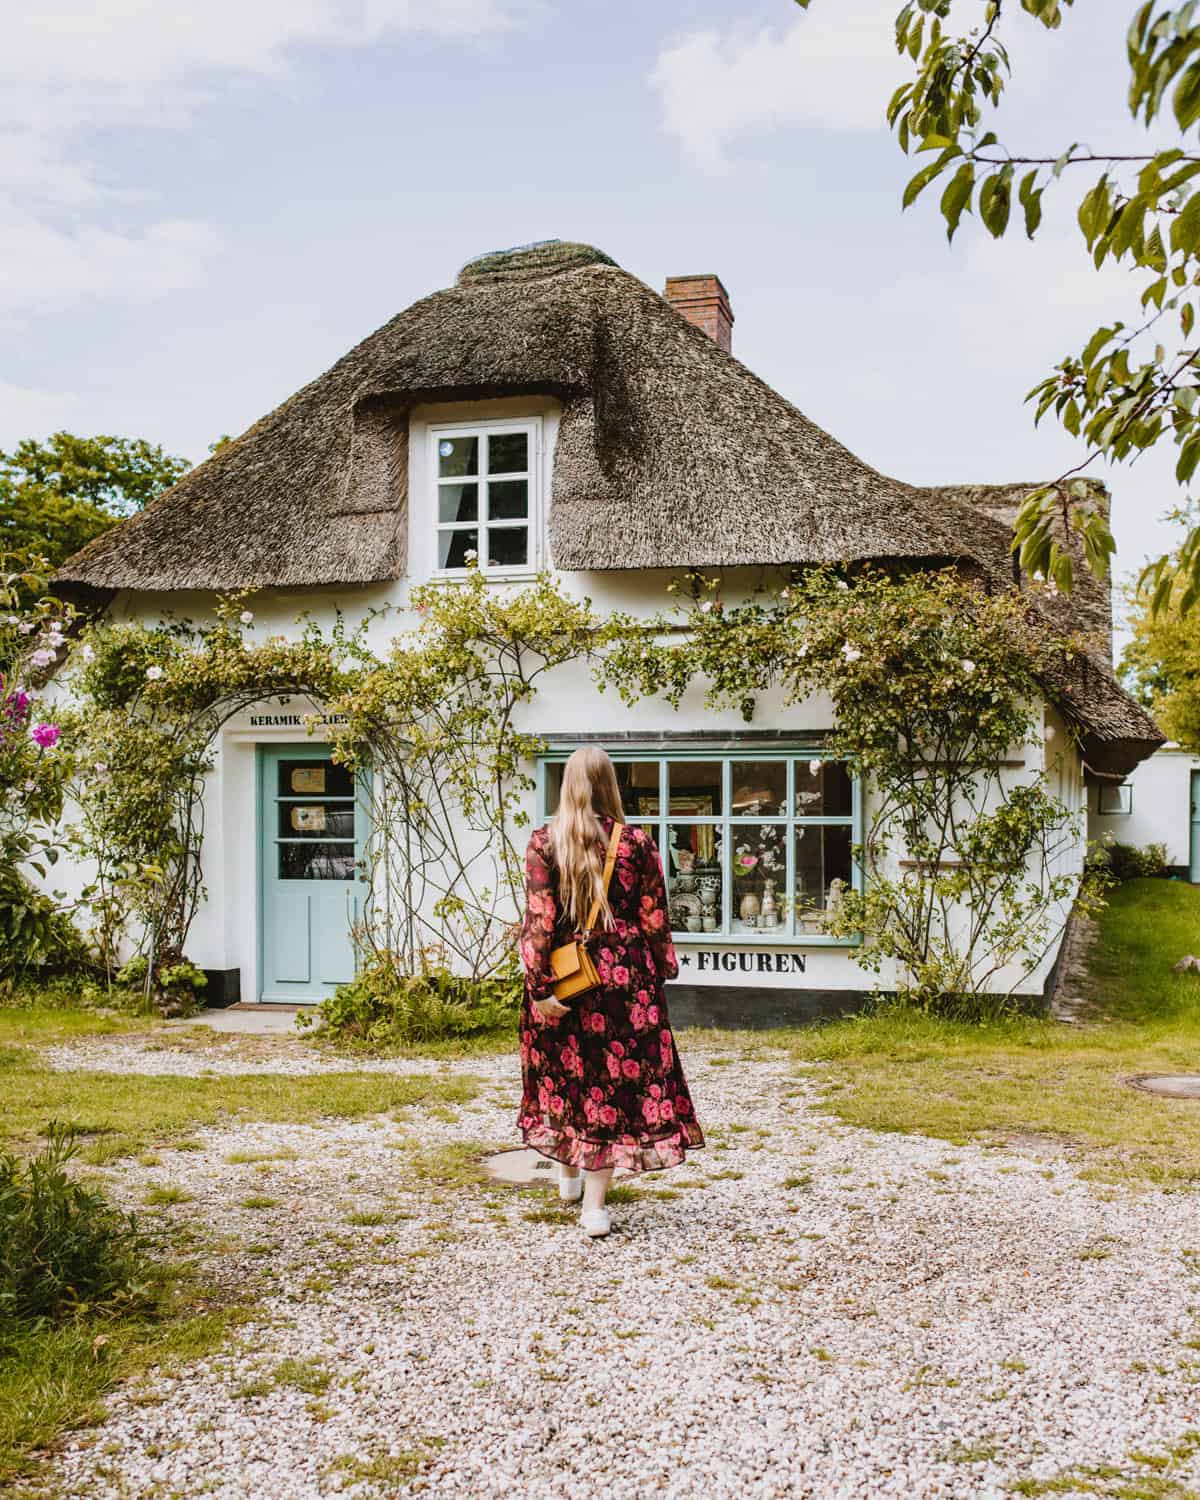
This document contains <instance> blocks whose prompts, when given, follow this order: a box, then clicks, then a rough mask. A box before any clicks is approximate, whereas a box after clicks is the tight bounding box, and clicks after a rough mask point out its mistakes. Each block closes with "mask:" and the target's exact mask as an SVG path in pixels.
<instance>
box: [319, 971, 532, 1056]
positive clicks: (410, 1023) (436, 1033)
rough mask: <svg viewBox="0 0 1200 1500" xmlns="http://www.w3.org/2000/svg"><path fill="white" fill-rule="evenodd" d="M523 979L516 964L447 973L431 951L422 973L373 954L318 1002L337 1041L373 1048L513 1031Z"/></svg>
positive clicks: (330, 1032) (518, 1011)
mask: <svg viewBox="0 0 1200 1500" xmlns="http://www.w3.org/2000/svg"><path fill="white" fill-rule="evenodd" d="M523 990H524V981H523V978H522V975H521V972H520V970H519V969H518V968H517V966H516V965H515V963H513V962H511V961H510V963H509V964H507V965H506V966H505V967H504V968H503V969H502V970H500V971H499V972H497V973H495V974H492V975H489V976H488V977H487V978H485V979H469V978H464V977H462V976H460V975H456V974H452V973H451V972H450V971H449V970H448V969H447V968H446V967H445V966H444V964H442V963H440V962H439V961H438V958H437V956H436V955H430V961H429V963H428V965H427V967H426V968H425V970H424V971H423V972H422V973H419V974H411V973H406V972H405V969H404V965H403V964H402V963H401V962H400V961H399V960H398V959H397V957H396V956H395V955H389V954H376V955H374V956H373V958H372V959H371V960H370V962H369V963H367V964H366V965H365V967H364V968H363V969H362V971H361V972H360V973H359V975H358V977H357V978H356V979H355V980H354V982H353V983H352V984H343V985H340V986H339V987H338V989H337V990H336V991H335V992H334V994H333V995H331V996H330V997H329V998H328V999H327V1000H325V1001H323V1002H322V1003H321V1005H320V1007H319V1015H320V1018H321V1021H322V1023H323V1024H324V1027H325V1030H326V1031H327V1032H328V1033H329V1035H331V1036H332V1037H334V1038H335V1039H337V1040H339V1041H351V1042H361V1043H367V1044H369V1045H371V1046H372V1047H376V1048H378V1047H384V1048H386V1047H388V1046H401V1045H407V1044H410V1043H414V1042H435V1041H443V1040H446V1039H449V1038H453V1037H466V1036H473V1035H477V1034H478V1033H480V1032H485V1031H497V1030H501V1029H507V1030H512V1029H514V1028H515V1027H516V1025H517V1018H518V1016H519V1014H520V1006H521V996H522V993H523Z"/></svg>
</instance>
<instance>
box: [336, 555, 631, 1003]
mask: <svg viewBox="0 0 1200 1500" xmlns="http://www.w3.org/2000/svg"><path fill="white" fill-rule="evenodd" d="M412 605H413V608H414V609H415V610H416V611H417V613H418V614H419V615H420V617H421V623H420V625H419V626H418V628H417V629H416V630H415V631H411V632H408V633H407V634H404V635H401V636H398V637H397V638H396V639H395V640H394V641H393V642H392V645H391V648H390V650H389V653H388V655H387V657H386V659H385V660H382V661H378V660H372V661H364V662H362V664H361V670H360V671H359V673H358V674H357V676H356V677H355V678H354V679H353V681H352V683H351V684H350V685H349V688H348V690H347V691H345V692H343V693H342V694H340V695H339V696H336V697H334V698H333V699H332V700H331V702H330V704H329V707H330V709H331V710H332V712H333V713H334V714H335V715H339V716H342V717H343V719H344V722H342V723H339V724H335V726H334V727H333V729H332V730H331V731H330V737H331V740H332V742H333V745H334V753H335V755H336V756H337V757H338V758H340V759H341V760H343V761H344V762H345V763H346V764H349V765H353V766H356V767H366V768H370V769H371V771H372V772H373V775H372V778H371V783H370V790H369V793H368V794H367V795H369V797H370V799H371V814H372V815H371V818H370V820H369V826H370V829H371V842H370V845H369V848H368V850H367V864H368V869H369V871H370V877H371V890H372V897H371V901H370V903H369V908H368V911H367V913H366V917H365V920H364V923H363V926H362V929H361V931H360V933H359V940H360V945H361V946H362V947H363V949H364V950H365V951H367V952H374V953H376V954H379V955H381V956H382V957H383V959H384V962H385V963H388V962H391V958H390V955H399V958H400V961H401V962H402V964H403V965H404V966H405V967H406V969H407V971H408V972H409V973H420V972H421V971H422V969H423V967H424V953H425V950H426V949H427V948H428V947H429V946H430V945H431V944H438V945H440V946H441V947H443V948H444V949H446V951H447V953H448V955H449V956H451V957H452V958H453V959H454V960H456V961H457V963H458V964H459V965H461V966H464V967H465V968H466V969H467V971H468V972H469V973H470V974H471V975H472V977H474V978H476V979H478V978H481V977H483V976H485V975H487V974H489V973H491V972H492V971H493V970H494V969H495V968H496V967H497V966H498V964H500V963H501V962H502V960H503V957H504V955H505V953H506V952H507V951H508V950H509V949H510V947H511V945H512V934H511V931H510V927H511V923H512V920H513V917H514V914H515V908H514V899H515V896H516V893H517V892H518V891H519V890H520V885H521V878H522V877H521V855H522V852H523V851H522V849H521V848H520V847H519V843H518V833H519V830H521V829H522V828H523V827H524V826H525V824H526V823H527V822H528V815H527V814H526V813H525V811H524V803H525V800H526V798H527V796H528V794H529V793H530V792H531V791H532V789H533V780H532V778H531V776H530V774H529V766H530V765H531V763H532V762H533V760H534V758H535V757H536V756H537V755H538V754H539V753H540V752H541V751H542V749H543V748H544V747H543V744H542V741H541V739H540V738H539V737H538V736H537V735H534V734H530V733H528V732H526V731H525V730H523V729H522V728H521V724H520V716H521V713H522V711H523V710H524V709H525V708H526V707H527V706H528V705H529V704H530V703H531V702H532V701H533V699H534V697H535V695H536V692H537V689H538V685H539V682H540V679H541V678H542V677H543V676H544V675H545V674H546V673H547V672H550V671H552V670H554V669H557V668H562V667H565V666H567V665H569V664H571V663H576V662H578V663H585V662H587V661H588V660H589V659H590V658H592V657H594V656H595V655H596V653H597V652H598V651H599V650H601V649H602V647H603V646H604V644H605V642H606V641H608V640H609V639H610V637H611V634H612V627H610V626H606V625H604V624H602V622H601V621H600V620H599V618H598V617H597V616H596V614H595V612H594V611H593V609H592V607H591V601H590V600H588V599H584V600H582V601H579V600H574V599H571V598H569V597H568V596H567V595H566V594H565V593H564V592H563V591H562V590H561V589H560V588H559V587H558V585H557V584H555V583H554V582H553V581H552V580H551V579H550V577H549V576H548V575H546V574H541V575H539V577H537V578H536V579H535V580H534V581H533V582H532V583H530V584H528V585H526V586H524V587H522V588H515V589H512V590H507V589H506V590H496V589H494V588H492V587H490V586H489V585H488V584H487V583H486V582H485V580H484V578H483V576H482V574H481V573H480V572H479V571H478V569H472V570H471V571H470V572H469V573H468V575H467V577H466V578H465V579H464V580H463V582H461V583H459V584H456V585H455V587H453V588H445V587H442V586H440V585H433V584H430V585H425V586H423V587H420V588H416V589H414V590H413V593H412Z"/></svg>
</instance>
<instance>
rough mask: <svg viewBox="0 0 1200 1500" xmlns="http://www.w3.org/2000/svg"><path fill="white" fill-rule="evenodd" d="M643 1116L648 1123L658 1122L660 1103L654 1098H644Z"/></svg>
mask: <svg viewBox="0 0 1200 1500" xmlns="http://www.w3.org/2000/svg"><path fill="white" fill-rule="evenodd" d="M642 1116H643V1118H644V1119H645V1121H646V1123H647V1125H657V1124H658V1104H657V1103H656V1101H655V1100H653V1099H643V1100H642Z"/></svg>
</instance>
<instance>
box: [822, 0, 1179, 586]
mask: <svg viewBox="0 0 1200 1500" xmlns="http://www.w3.org/2000/svg"><path fill="white" fill-rule="evenodd" d="M797 3H798V4H800V5H801V7H803V8H807V7H808V5H809V3H810V0H797ZM1072 8H1073V0H1020V9H1021V10H1022V11H1024V12H1026V14H1028V15H1030V16H1032V17H1034V18H1035V20H1037V21H1038V22H1039V23H1040V24H1041V25H1042V27H1044V28H1045V29H1046V30H1054V29H1056V28H1057V27H1059V26H1060V25H1061V24H1062V23H1063V20H1064V17H1065V16H1066V13H1067V12H1068V11H1070V10H1071V9H1072ZM1015 9H1016V5H1015V4H1014V3H1013V0H910V3H908V4H905V5H904V6H903V8H902V9H901V10H900V12H899V14H898V16H897V18H896V31H895V39H896V46H897V49H898V51H899V52H900V54H901V55H902V56H903V57H906V58H907V59H908V60H909V61H910V63H911V64H912V69H913V76H912V79H911V81H909V82H907V83H904V84H902V85H901V86H900V87H899V88H898V89H897V90H896V91H895V93H894V94H893V95H892V98H891V101H890V103H889V104H888V108H887V118H888V122H889V124H890V125H891V126H892V129H893V130H894V131H895V134H896V138H897V141H898V143H899V145H900V147H901V149H902V150H903V151H904V152H905V153H906V154H912V155H915V156H917V157H922V158H925V159H926V160H925V164H924V165H922V166H921V167H920V168H919V169H918V170H917V171H916V172H915V173H914V175H913V176H912V178H911V179H910V181H909V183H908V185H907V187H906V188H905V191H904V195H903V204H904V207H905V208H907V207H908V206H909V205H910V204H911V203H913V202H915V201H916V199H917V198H918V197H919V196H920V195H921V194H922V193H923V192H924V191H925V190H926V189H927V188H929V187H931V186H932V185H933V184H934V183H935V182H936V183H940V184H941V185H942V191H941V197H940V210H941V215H942V218H943V220H944V221H945V224H946V232H947V234H948V236H949V237H950V238H951V239H953V237H954V235H955V233H956V231H957V230H958V228H959V227H960V225H961V223H962V219H963V215H964V214H971V213H974V214H977V215H978V217H979V220H980V222H981V223H982V224H983V226H984V228H985V229H986V230H987V232H988V233H989V234H990V235H992V236H993V237H994V238H996V239H999V238H1001V237H1002V236H1003V235H1005V234H1006V233H1008V232H1009V230H1010V229H1012V227H1013V225H1014V224H1019V225H1020V227H1021V229H1022V230H1023V232H1024V233H1025V234H1026V235H1027V236H1028V237H1029V238H1030V239H1032V238H1033V237H1034V236H1035V235H1036V234H1037V233H1038V231H1039V229H1040V227H1041V223H1042V200H1043V197H1044V195H1045V194H1046V193H1047V192H1050V191H1055V190H1062V189H1065V186H1066V184H1067V183H1075V182H1076V181H1077V179H1079V178H1080V177H1082V178H1083V179H1084V181H1083V182H1082V183H1080V184H1079V187H1078V191H1079V193H1080V196H1079V198H1078V202H1077V212H1076V218H1077V221H1078V225H1079V230H1080V233H1081V235H1082V237H1083V245H1082V246H1081V247H1080V255H1081V259H1082V257H1083V256H1087V258H1088V260H1089V261H1090V262H1091V264H1092V265H1094V266H1096V267H1100V266H1103V265H1104V264H1105V263H1106V262H1114V263H1118V264H1123V265H1125V266H1126V267H1128V268H1129V269H1130V270H1131V271H1133V272H1135V273H1136V274H1137V275H1138V276H1139V279H1140V287H1141V315H1140V317H1139V318H1138V319H1136V320H1135V322H1134V324H1133V326H1129V325H1127V324H1126V323H1125V322H1123V321H1119V320H1116V319H1114V320H1112V321H1111V322H1109V323H1107V324H1106V325H1104V326H1102V327H1100V328H1098V329H1097V330H1096V331H1095V333H1094V334H1093V335H1092V336H1091V337H1090V338H1089V339H1088V340H1087V341H1086V343H1085V345H1084V347H1083V349H1082V350H1081V352H1080V353H1079V354H1077V355H1071V356H1069V357H1067V358H1066V359H1064V360H1063V361H1062V362H1061V363H1060V364H1059V365H1058V366H1057V367H1056V369H1055V370H1054V371H1053V373H1051V374H1050V375H1048V376H1047V377H1046V378H1045V379H1043V380H1041V381H1039V382H1038V384H1037V385H1036V386H1035V387H1034V388H1033V390H1032V391H1031V392H1030V395H1029V399H1030V400H1031V401H1032V402H1034V403H1035V408H1036V413H1037V420H1039V421H1040V420H1041V418H1042V417H1043V416H1045V415H1046V414H1047V413H1048V412H1051V411H1053V413H1054V415H1055V416H1056V417H1057V418H1058V420H1059V421H1060V422H1061V423H1062V425H1063V426H1064V427H1065V428H1066V430H1067V431H1068V432H1069V433H1070V434H1071V435H1072V436H1074V437H1077V438H1079V439H1081V440H1082V441H1083V442H1084V443H1085V444H1086V445H1087V450H1088V452H1087V457H1086V458H1085V460H1084V462H1083V463H1082V464H1079V465H1077V466H1076V467H1075V468H1073V469H1071V470H1069V471H1068V472H1067V473H1065V474H1063V475H1061V476H1060V477H1059V479H1058V480H1056V481H1055V482H1054V483H1053V484H1050V485H1047V486H1045V487H1043V488H1041V489H1038V490H1035V491H1033V492H1032V493H1031V494H1030V495H1029V496H1027V497H1026V499H1025V501H1024V504H1023V505H1022V507H1021V511H1020V514H1019V516H1018V519H1017V524H1016V539H1015V543H1014V546H1015V549H1016V550H1017V551H1018V552H1019V556H1020V562H1021V566H1022V567H1023V568H1024V569H1025V570H1026V571H1027V572H1029V573H1031V574H1033V575H1035V576H1036V575H1039V574H1040V575H1042V576H1044V577H1046V578H1050V579H1053V580H1054V581H1055V582H1056V583H1057V584H1058V586H1059V587H1060V588H1062V589H1064V590H1069V589H1070V587H1071V584H1072V581H1073V580H1072V572H1073V565H1072V556H1071V549H1070V548H1069V547H1068V546H1067V545H1066V542H1067V538H1068V536H1070V535H1071V534H1074V536H1075V538H1076V539H1077V541H1078V543H1079V544H1080V550H1082V552H1083V555H1084V557H1085V558H1086V560H1087V563H1088V565H1089V566H1090V567H1091V568H1092V569H1093V570H1094V571H1095V572H1097V573H1103V572H1104V571H1106V569H1107V567H1108V560H1109V558H1110V556H1111V554H1112V552H1113V539H1112V534H1111V531H1110V529H1109V525H1108V519H1107V516H1106V514H1105V512H1104V509H1103V507H1102V506H1101V505H1098V504H1097V503H1096V499H1095V495H1094V490H1093V488H1092V487H1091V486H1090V485H1088V484H1086V483H1085V482H1083V481H1081V480H1079V479H1076V478H1073V477H1072V476H1074V475H1076V474H1078V472H1079V470H1081V469H1083V468H1084V467H1086V466H1087V465H1088V464H1090V463H1091V462H1093V461H1094V460H1096V459H1101V458H1103V459H1106V460H1108V461H1110V462H1115V463H1121V462H1131V461H1133V460H1134V459H1136V458H1137V456H1138V455H1139V454H1140V453H1142V452H1144V451H1146V450H1147V449H1149V448H1152V447H1154V446H1155V445H1157V444H1158V443H1160V442H1171V443H1173V444H1174V445H1175V447H1176V450H1177V462H1176V478H1177V480H1178V482H1179V484H1180V486H1182V487H1183V488H1184V489H1185V491H1186V490H1187V488H1188V486H1190V484H1191V482H1192V480H1193V477H1194V475H1195V473H1196V469H1197V465H1198V464H1200V346H1198V345H1197V343H1196V341H1195V337H1194V335H1195V331H1196V314H1197V305H1198V304H1197V298H1198V292H1197V289H1198V288H1200V150H1198V149H1197V141H1196V129H1197V126H1198V124H1200V18H1198V16H1197V12H1196V7H1195V5H1194V4H1193V3H1191V0H1187V3H1184V4H1165V3H1162V0H1144V3H1141V4H1138V5H1137V6H1136V7H1135V9H1134V12H1133V19H1132V22H1131V24H1130V26H1129V29H1128V32H1127V34H1126V38H1125V43H1126V54H1127V57H1128V64H1129V85H1128V91H1127V94H1126V97H1125V104H1126V107H1127V108H1128V111H1129V114H1130V116H1131V117H1132V119H1133V120H1134V121H1137V122H1139V123H1140V124H1141V125H1142V126H1144V127H1148V128H1153V131H1154V137H1155V149H1145V150H1142V151H1135V152H1130V151H1127V150H1124V149H1121V148H1117V147H1115V143H1114V146H1112V147H1110V146H1109V145H1106V144H1105V143H1104V142H1102V141H1101V142H1097V141H1095V139H1094V137H1095V132H1094V129H1093V127H1092V125H1091V122H1090V121H1086V120H1085V121H1081V122H1080V129H1079V132H1078V134H1079V135H1080V137H1082V138H1085V139H1087V140H1088V141H1089V144H1087V145H1084V144H1080V142H1079V141H1074V142H1071V143H1068V144H1066V145H1065V146H1064V145H1063V144H1062V143H1061V142H1060V143H1057V144H1054V145H1051V146H1048V147H1046V148H1043V149H1035V150H1033V151H1032V152H1030V151H1025V150H1022V151H1020V152H1014V151H1013V150H1010V149H1009V147H1008V146H1006V145H1005V144H1004V142H1003V141H1002V140H1001V139H1000V137H999V136H998V134H997V132H996V130H993V129H990V128H987V122H986V121H985V118H984V117H985V113H987V114H989V115H990V116H993V117H996V118H997V119H998V117H999V112H1000V109H1001V105H1002V103H1003V96H1004V90H1005V86H1006V84H1007V81H1008V78H1009V76H1010V73H1011V69H1012V61H1011V58H1010V55H1009V52H1008V50H1007V49H1006V47H1005V45H1004V42H1003V40H1002V36H1003V33H1004V28H1005V23H1006V22H1007V21H1009V20H1011V17H1012V13H1013V11H1014V10H1015ZM1080 9H1081V10H1082V9H1083V7H1080ZM952 16H953V17H954V18H955V19H957V18H958V17H959V16H963V17H964V19H965V22H966V25H965V27H964V28H962V29H960V28H959V27H957V26H951V24H950V22H951V18H952ZM1077 24H1081V25H1095V24H1096V21H1095V18H1094V17H1092V16H1090V15H1081V16H1080V17H1079V18H1078V21H1077ZM1093 174H1098V175H1093ZM1014 208H1018V209H1019V213H1014ZM1142 583H1143V586H1144V587H1145V588H1146V590H1147V591H1148V595H1149V597H1150V599H1151V601H1152V603H1153V606H1154V608H1155V609H1156V611H1161V610H1163V609H1164V608H1166V607H1167V606H1168V605H1170V606H1172V607H1174V608H1176V609H1179V610H1181V611H1183V612H1186V611H1188V610H1189V609H1190V608H1191V607H1192V606H1193V605H1194V604H1195V603H1196V601H1197V599H1200V526H1198V525H1197V524H1196V523H1195V522H1194V521H1193V522H1192V523H1191V524H1190V525H1189V529H1188V533H1187V536H1186V539H1185V541H1184V544H1183V546H1182V547H1181V548H1180V549H1179V550H1178V551H1176V552H1175V553H1172V554H1168V555H1165V556H1163V557H1160V558H1159V559H1157V560H1156V561H1155V562H1154V563H1152V564H1151V565H1150V566H1149V567H1148V568H1147V569H1146V570H1145V572H1144V574H1143V578H1142Z"/></svg>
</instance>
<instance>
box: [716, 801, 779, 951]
mask: <svg viewBox="0 0 1200 1500" xmlns="http://www.w3.org/2000/svg"><path fill="white" fill-rule="evenodd" d="M730 837H731V838H732V840H733V931H734V932H738V933H746V932H755V933H758V932H761V933H777V932H779V931H781V930H783V929H784V928H785V927H786V921H787V911H786V908H787V890H786V888H785V887H786V882H787V828H786V827H785V826H784V825H783V824H781V823H746V824H739V825H738V826H737V827H734V828H733V829H731V830H730Z"/></svg>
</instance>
